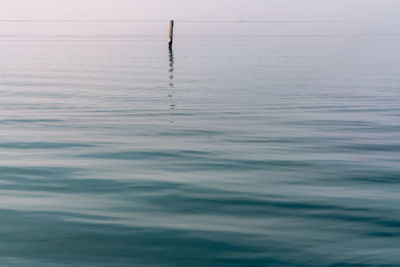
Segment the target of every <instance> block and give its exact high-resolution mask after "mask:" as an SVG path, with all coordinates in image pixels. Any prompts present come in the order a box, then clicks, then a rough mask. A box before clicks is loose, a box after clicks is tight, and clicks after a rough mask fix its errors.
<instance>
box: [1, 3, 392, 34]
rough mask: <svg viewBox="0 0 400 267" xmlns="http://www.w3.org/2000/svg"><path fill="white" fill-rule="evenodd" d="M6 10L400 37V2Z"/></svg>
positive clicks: (9, 13) (5, 9)
mask: <svg viewBox="0 0 400 267" xmlns="http://www.w3.org/2000/svg"><path fill="white" fill-rule="evenodd" d="M0 7H1V8H0V19H3V20H5V19H33V20H35V19H50V20H51V19H87V20H96V19H109V20H126V19H133V20H135V19H139V20H140V19H169V18H174V19H176V20H179V19H194V20H195V19H200V20H207V19H211V20H224V19H250V20H251V19H263V20H346V21H351V22H353V24H352V25H353V26H354V25H358V26H357V27H358V28H362V29H363V31H367V30H368V31H371V32H372V31H374V30H376V31H386V32H388V33H389V32H390V33H400V32H397V28H398V27H397V26H398V25H399V23H400V19H399V18H398V16H397V14H398V12H399V10H400V0H1V5H0ZM3 26H4V27H2V28H3V29H0V34H1V33H3V34H4V33H7V29H6V28H7V27H6V25H3ZM25 26H26V25H25ZM29 27H33V26H28V28H29ZM38 27H39V26H37V27H36V28H38ZM68 27H70V28H71V27H72V26H68ZM68 27H64V28H68ZM340 27H342V29H343V30H346V29H347V28H351V27H348V26H343V25H342V26H340ZM340 27H336V28H340ZM14 28H15V27H14ZM17 28H18V27H16V28H15V30H16V31H17ZM25 28H26V27H25ZM331 28H332V27H331ZM93 29H94V27H93ZM321 29H322V28H321ZM4 31H5V32H4ZM10 31H11V30H10Z"/></svg>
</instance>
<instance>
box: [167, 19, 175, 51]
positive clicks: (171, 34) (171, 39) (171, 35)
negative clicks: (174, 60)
mask: <svg viewBox="0 0 400 267" xmlns="http://www.w3.org/2000/svg"><path fill="white" fill-rule="evenodd" d="M173 42H174V21H173V20H171V21H170V22H169V41H168V47H169V49H172V43H173Z"/></svg>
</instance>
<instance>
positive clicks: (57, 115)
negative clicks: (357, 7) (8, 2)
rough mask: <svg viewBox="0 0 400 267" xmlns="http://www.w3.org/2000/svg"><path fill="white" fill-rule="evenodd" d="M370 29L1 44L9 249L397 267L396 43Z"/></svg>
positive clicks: (90, 258)
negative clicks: (370, 35) (354, 34)
mask: <svg viewBox="0 0 400 267" xmlns="http://www.w3.org/2000/svg"><path fill="white" fill-rule="evenodd" d="M71 38H72V37H71ZM130 38H131V39H132V38H134V37H130ZM360 38H361V37H359V38H354V39H352V38H350V37H348V39H347V41H346V43H344V42H343V39H342V38H341V37H330V36H324V37H322V38H320V37H312V36H311V37H310V36H308V37H299V36H292V37H291V36H285V37H282V38H280V37H274V38H244V37H243V38H238V39H234V38H231V39H226V38H213V40H212V41H210V40H209V39H207V38H195V39H193V38H187V39H185V38H182V39H180V41H179V46H177V47H176V48H175V51H172V50H170V51H169V53H168V61H169V63H168V64H169V65H168V66H167V63H166V61H167V55H166V51H165V46H166V44H165V40H164V39H161V38H160V39H157V38H155V39H154V38H153V39H151V40H148V39H146V40H144V39H140V38H139V39H135V40H134V41H132V40H131V39H129V41H121V40H122V39H123V37H121V38H119V39H121V40H113V41H108V42H104V41H98V40H90V38H89V37H88V38H85V41H81V39H82V38H81V39H77V40H75V41H74V42H70V41H60V40H58V41H57V42H54V41H49V40H47V41H46V40H41V41H32V42H21V41H13V42H2V41H1V40H0V49H1V51H4V53H2V54H1V55H0V59H1V60H2V62H3V63H4V64H2V65H1V66H0V73H1V76H0V96H1V97H0V107H1V110H2V112H1V114H0V135H1V138H0V211H1V212H0V224H1V228H0V236H1V250H0V262H1V263H2V265H11V266H65V265H77V266H132V265H133V266H267V265H274V266H280V265H283V266H295V265H301V266H310V265H311V266H325V265H332V266H334V265H337V266H342V265H354V266H356V265H357V266H358V265H360V266H362V265H364V266H373V265H385V266H398V265H399V263H400V257H399V255H400V249H399V246H398V244H399V243H400V219H399V218H400V208H399V201H400V197H399V184H400V178H399V177H400V162H399V158H400V157H399V152H400V127H399V120H398V118H399V117H400V110H399V107H398V103H400V94H399V90H398V85H399V83H400V80H399V77H400V68H399V62H398V58H400V55H399V50H398V47H399V45H400V38H398V37H390V38H389V37H387V38H384V39H379V38H378V39H373V40H372V39H371V40H369V39H368V40H363V41H362V43H363V45H365V44H374V46H370V47H368V49H365V50H363V49H361V48H360V47H361V46H360V45H357V42H359V41H360ZM363 38H366V37H363ZM49 39H51V38H50V37H49ZM86 39H89V41H88V40H86ZM349 42H353V43H352V44H353V45H352V46H349V45H348V43H349ZM177 48H179V51H178V50H177ZM173 52H175V53H176V54H175V56H176V57H175V59H174V54H173ZM174 67H176V68H175V69H174ZM166 69H168V75H169V77H168V78H167V76H166V72H167V71H166ZM174 74H176V77H174ZM178 74H179V75H178ZM177 81H178V83H177ZM180 88H185V90H179V89H180ZM177 89H178V90H177ZM167 95H168V97H167ZM178 100H179V108H178V109H174V110H172V109H171V108H173V107H174V106H175V105H176V103H177V101H178ZM168 121H174V122H175V123H174V124H171V123H168Z"/></svg>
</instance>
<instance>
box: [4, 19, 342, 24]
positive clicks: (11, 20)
mask: <svg viewBox="0 0 400 267" xmlns="http://www.w3.org/2000/svg"><path fill="white" fill-rule="evenodd" d="M169 21H170V20H85V19H77V20H72V19H57V20H42V19H35V20H29V19H23V20H22V19H21V20H20V19H0V23H1V22H4V23H7V22H13V23H45V22H55V23H56V22H62V23H83V22H85V23H103V22H107V23H148V22H149V23H150V22H151V23H164V22H169ZM175 21H176V22H180V23H345V22H349V21H347V20H246V19H245V20H240V19H239V20H175Z"/></svg>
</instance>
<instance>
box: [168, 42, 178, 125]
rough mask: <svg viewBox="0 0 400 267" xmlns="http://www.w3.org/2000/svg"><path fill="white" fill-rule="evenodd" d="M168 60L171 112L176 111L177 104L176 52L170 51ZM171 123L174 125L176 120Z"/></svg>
mask: <svg viewBox="0 0 400 267" xmlns="http://www.w3.org/2000/svg"><path fill="white" fill-rule="evenodd" d="M168 60H169V69H168V71H169V90H170V92H169V94H168V97H169V98H170V99H171V100H170V105H169V107H170V109H171V110H174V109H175V107H176V104H175V102H174V101H173V97H174V94H175V91H174V51H173V50H172V48H169V49H168ZM170 123H174V120H172V119H171V120H170Z"/></svg>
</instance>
